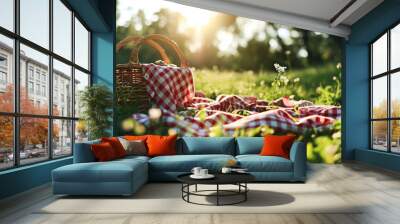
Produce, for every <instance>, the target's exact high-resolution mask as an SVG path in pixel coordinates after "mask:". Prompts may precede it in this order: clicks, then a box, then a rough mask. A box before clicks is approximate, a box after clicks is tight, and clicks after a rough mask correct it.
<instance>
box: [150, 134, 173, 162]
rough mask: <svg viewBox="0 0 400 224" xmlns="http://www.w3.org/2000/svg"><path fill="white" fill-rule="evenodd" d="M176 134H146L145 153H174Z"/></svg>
mask: <svg viewBox="0 0 400 224" xmlns="http://www.w3.org/2000/svg"><path fill="white" fill-rule="evenodd" d="M176 138H177V136H176V135H172V136H160V135H148V136H147V148H148V151H147V154H148V156H152V157H154V156H165V155H176Z"/></svg>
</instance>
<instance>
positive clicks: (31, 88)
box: [28, 81, 34, 94]
mask: <svg viewBox="0 0 400 224" xmlns="http://www.w3.org/2000/svg"><path fill="white" fill-rule="evenodd" d="M28 93H29V94H34V87H33V82H32V81H29V82H28Z"/></svg>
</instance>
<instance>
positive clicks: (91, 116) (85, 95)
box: [80, 84, 113, 139]
mask: <svg viewBox="0 0 400 224" xmlns="http://www.w3.org/2000/svg"><path fill="white" fill-rule="evenodd" d="M80 104H81V105H80V106H81V107H82V108H83V113H82V119H83V120H84V122H85V124H86V125H87V127H88V132H89V139H97V138H101V137H104V136H109V133H108V130H109V129H110V128H111V125H112V120H111V118H112V117H111V116H112V106H113V103H112V93H111V91H110V90H109V89H108V87H106V86H104V85H101V84H96V85H93V86H90V87H86V88H85V90H83V91H82V92H81V93H80Z"/></svg>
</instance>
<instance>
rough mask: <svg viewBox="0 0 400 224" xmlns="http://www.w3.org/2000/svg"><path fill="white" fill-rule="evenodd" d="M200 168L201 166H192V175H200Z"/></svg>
mask: <svg viewBox="0 0 400 224" xmlns="http://www.w3.org/2000/svg"><path fill="white" fill-rule="evenodd" d="M201 170H202V168H201V167H194V168H193V169H192V173H193V174H194V175H196V176H199V175H201V173H200V171H201Z"/></svg>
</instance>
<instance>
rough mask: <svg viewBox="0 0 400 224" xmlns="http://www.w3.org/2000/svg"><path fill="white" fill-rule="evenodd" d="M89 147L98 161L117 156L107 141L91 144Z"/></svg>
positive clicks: (108, 159)
mask: <svg viewBox="0 0 400 224" xmlns="http://www.w3.org/2000/svg"><path fill="white" fill-rule="evenodd" d="M90 147H91V149H92V152H93V154H94V157H95V158H96V160H97V161H99V162H104V161H110V160H113V159H116V158H117V156H116V155H115V151H114V149H113V148H112V146H111V144H110V143H108V142H102V143H99V144H93V145H91V146H90Z"/></svg>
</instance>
